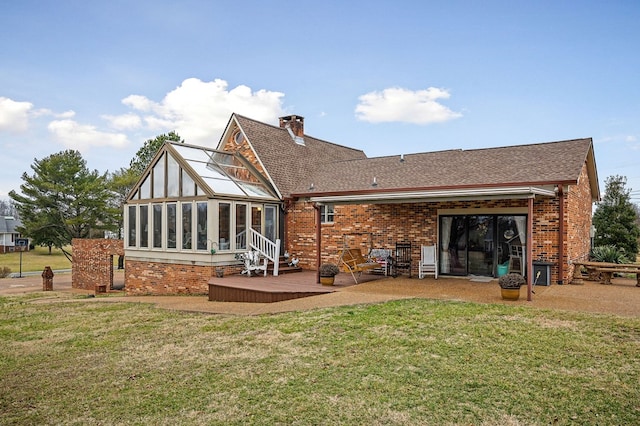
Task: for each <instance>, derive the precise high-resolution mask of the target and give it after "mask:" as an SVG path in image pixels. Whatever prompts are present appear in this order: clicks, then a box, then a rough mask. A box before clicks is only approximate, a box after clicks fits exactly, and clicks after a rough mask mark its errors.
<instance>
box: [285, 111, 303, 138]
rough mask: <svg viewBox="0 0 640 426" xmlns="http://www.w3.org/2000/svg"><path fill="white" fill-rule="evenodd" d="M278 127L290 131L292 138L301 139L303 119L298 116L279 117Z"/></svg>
mask: <svg viewBox="0 0 640 426" xmlns="http://www.w3.org/2000/svg"><path fill="white" fill-rule="evenodd" d="M280 127H282V128H283V129H291V131H292V132H293V134H294V136H297V137H299V138H301V137H303V136H304V117H300V116H299V115H287V116H286V117H280Z"/></svg>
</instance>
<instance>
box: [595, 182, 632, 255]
mask: <svg viewBox="0 0 640 426" xmlns="http://www.w3.org/2000/svg"><path fill="white" fill-rule="evenodd" d="M605 184H606V188H605V195H604V197H603V198H602V201H601V202H599V203H598V207H597V208H596V211H595V213H594V214H593V225H594V226H595V228H596V234H595V240H594V244H595V245H596V246H604V245H612V246H615V247H617V248H621V249H623V250H624V252H625V254H626V255H627V256H628V257H629V258H631V259H632V260H635V258H636V255H637V253H638V237H639V236H640V228H639V227H638V224H637V215H636V209H635V208H634V206H633V204H632V203H631V201H630V195H629V194H630V191H631V190H630V189H627V188H626V184H627V178H626V177H623V176H617V175H616V176H609V177H608V178H607V180H606V182H605Z"/></svg>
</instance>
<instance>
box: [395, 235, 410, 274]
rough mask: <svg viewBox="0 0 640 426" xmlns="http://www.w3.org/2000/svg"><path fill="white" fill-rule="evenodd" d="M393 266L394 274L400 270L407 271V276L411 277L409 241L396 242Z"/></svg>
mask: <svg viewBox="0 0 640 426" xmlns="http://www.w3.org/2000/svg"><path fill="white" fill-rule="evenodd" d="M393 267H394V272H393V275H394V276H398V275H399V273H400V271H409V278H411V243H396V251H395V258H394V259H393Z"/></svg>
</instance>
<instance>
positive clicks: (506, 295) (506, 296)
mask: <svg viewBox="0 0 640 426" xmlns="http://www.w3.org/2000/svg"><path fill="white" fill-rule="evenodd" d="M500 293H501V294H502V299H503V300H518V299H519V298H520V288H501V289H500Z"/></svg>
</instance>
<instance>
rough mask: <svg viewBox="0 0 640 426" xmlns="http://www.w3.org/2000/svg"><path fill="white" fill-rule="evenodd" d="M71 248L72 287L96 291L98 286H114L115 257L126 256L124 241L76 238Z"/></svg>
mask: <svg viewBox="0 0 640 426" xmlns="http://www.w3.org/2000/svg"><path fill="white" fill-rule="evenodd" d="M71 247H72V250H73V263H72V265H71V287H73V288H81V289H85V290H94V288H95V286H96V284H101V285H109V286H110V285H112V284H113V256H118V255H124V242H123V241H122V240H108V239H82V238H74V239H73V240H72V241H71Z"/></svg>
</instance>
